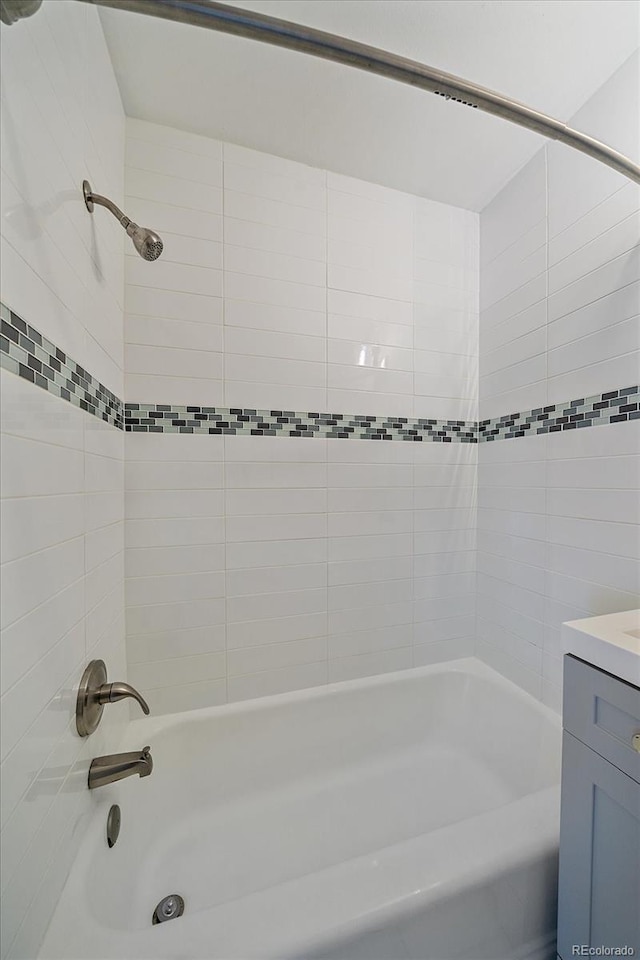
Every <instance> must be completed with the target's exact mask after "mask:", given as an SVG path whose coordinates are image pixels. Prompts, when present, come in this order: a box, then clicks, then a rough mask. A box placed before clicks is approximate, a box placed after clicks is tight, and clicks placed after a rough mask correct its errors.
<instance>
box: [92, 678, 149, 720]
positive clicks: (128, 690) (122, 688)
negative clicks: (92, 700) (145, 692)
mask: <svg viewBox="0 0 640 960" xmlns="http://www.w3.org/2000/svg"><path fill="white" fill-rule="evenodd" d="M96 697H97V699H98V702H99V703H117V701H118V700H124V699H125V698H126V697H131V699H132V700H137V701H138V703H139V704H140V706H141V708H142V712H143V713H145V714H146V715H147V716H148V715H149V704H148V703H147V701H146V700H145V699H144V697H143V696H142V695H141V694H140V693H138V691H137V690H136V689H135V687H132V686H131V685H130V684H128V683H122V682H118V681H116V682H115V683H103V684H102V686H100V687H98V689H97V690H96Z"/></svg>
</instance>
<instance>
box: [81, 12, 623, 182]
mask: <svg viewBox="0 0 640 960" xmlns="http://www.w3.org/2000/svg"><path fill="white" fill-rule="evenodd" d="M81 2H83V3H92V4H95V5H97V6H102V7H113V8H115V9H117V10H128V11H131V12H133V13H144V14H147V15H149V16H153V17H160V18H161V19H164V20H174V21H177V22H178V23H188V24H191V25H193V26H197V27H207V28H208V29H210V30H218V31H221V32H223V33H231V34H234V35H235V36H239V37H247V38H249V39H251V40H260V41H262V42H263V43H271V44H274V45H275V46H279V47H286V48H287V49H289V50H297V51H299V52H301V53H307V54H311V55H312V56H315V57H321V58H322V59H324V60H333V61H334V62H335V63H342V64H345V65H347V66H351V67H356V68H357V69H359V70H366V71H368V72H369V73H376V74H379V75H380V76H383V77H389V78H390V79H392V80H397V81H399V82H400V83H406V84H409V85H410V86H413V87H419V88H421V89H422V90H428V91H430V92H431V93H435V94H438V96H441V97H444V98H445V99H446V100H454V101H456V102H458V103H462V104H464V105H465V106H469V107H474V108H477V109H478V110H483V111H484V112H485V113H492V114H494V116H497V117H502V118H503V119H504V120H509V121H510V122H511V123H515V124H517V125H518V126H521V127H526V129H528V130H533V131H534V132H535V133H538V134H541V135H542V136H544V137H548V138H549V139H551V140H558V141H560V142H561V143H564V144H566V145H567V146H569V147H573V148H574V149H575V150H579V151H580V152H581V153H585V154H587V156H590V157H593V158H594V159H595V160H599V161H600V162H601V163H604V164H606V165H607V166H609V167H612V168H613V169H614V170H617V171H618V173H621V174H623V176H625V177H628V178H629V180H633V181H635V182H636V183H640V166H638V164H636V163H634V161H633V160H631V159H630V158H629V157H626V156H624V154H622V153H619V151H617V150H614V149H613V148H612V147H609V146H607V144H605V143H602V142H601V141H600V140H596V139H595V137H590V136H589V135H588V134H586V133H580V132H579V131H578V130H573V129H572V128H571V127H569V126H568V125H567V124H566V123H563V122H562V121H561V120H556V119H554V118H553V117H550V116H548V115H547V114H545V113H541V112H540V111H539V110H534V109H533V108H532V107H528V106H526V104H524V103H519V102H518V101H517V100H512V99H511V98H510V97H506V96H504V95H503V94H501V93H497V92H496V91H495V90H489V89H488V88H487V87H481V86H479V85H478V84H476V83H472V82H471V81H469V80H463V79H462V78H461V77H457V76H454V74H451V73H445V72H444V71H442V70H437V69H435V68H434V67H430V66H427V64H424V63H419V62H418V61H416V60H409V59H407V58H406V57H400V56H397V55H396V54H394V53H388V52H387V51H386V50H381V49H380V48H378V47H371V46H369V45H368V44H365V43H359V42H358V41H356V40H349V39H348V38H346V37H340V36H338V35H337V34H333V33H327V32H326V31H324V30H316V29H315V28H313V27H306V26H302V25H301V24H298V23H292V22H290V21H288V20H280V19H278V18H277V17H268V16H266V15H265V14H262V13H255V12H254V11H252V10H244V9H242V8H241V7H232V6H229V5H228V4H225V3H217V2H216V0H81Z"/></svg>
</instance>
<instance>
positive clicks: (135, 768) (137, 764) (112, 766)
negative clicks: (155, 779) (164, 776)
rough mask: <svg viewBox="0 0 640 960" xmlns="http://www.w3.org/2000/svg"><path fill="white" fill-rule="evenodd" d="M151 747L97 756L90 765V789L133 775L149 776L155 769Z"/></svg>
mask: <svg viewBox="0 0 640 960" xmlns="http://www.w3.org/2000/svg"><path fill="white" fill-rule="evenodd" d="M150 751H151V747H143V748H142V750H133V751H132V752H131V753H111V754H109V755H108V756H106V757H96V759H95V760H92V761H91V766H90V767H89V790H95V789H96V787H104V786H106V784H107V783H115V782H116V780H124V779H125V777H133V776H135V774H136V773H137V774H138V776H139V777H148V776H149V775H150V773H151V771H152V770H153V760H152V758H151V753H150Z"/></svg>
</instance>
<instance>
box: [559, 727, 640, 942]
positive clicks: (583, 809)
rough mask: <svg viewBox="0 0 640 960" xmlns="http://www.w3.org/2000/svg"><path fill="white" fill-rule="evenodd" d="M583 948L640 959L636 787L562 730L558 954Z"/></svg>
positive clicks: (639, 804)
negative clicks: (621, 950)
mask: <svg viewBox="0 0 640 960" xmlns="http://www.w3.org/2000/svg"><path fill="white" fill-rule="evenodd" d="M583 944H586V945H587V946H589V947H603V946H604V947H613V948H615V947H631V948H633V950H634V951H635V956H638V954H639V953H640V785H639V784H637V783H636V782H635V781H634V780H632V779H631V778H630V777H628V776H627V775H626V774H624V773H622V771H621V770H619V769H618V768H617V767H614V766H613V764H611V763H609V762H608V761H607V760H604V759H603V758H602V757H600V756H599V755H598V754H597V753H594V751H593V750H589V748H588V747H585V745H584V744H583V743H581V742H580V741H579V740H576V738H575V737H573V736H572V735H571V734H570V733H568V732H567V731H566V730H565V732H564V734H563V740H562V811H561V818H560V879H559V895H558V953H559V955H560V957H561V958H562V960H569V958H570V957H572V956H575V955H576V953H575V951H574V948H575V947H577V946H581V945H583ZM631 955H632V956H633V955H634V953H631Z"/></svg>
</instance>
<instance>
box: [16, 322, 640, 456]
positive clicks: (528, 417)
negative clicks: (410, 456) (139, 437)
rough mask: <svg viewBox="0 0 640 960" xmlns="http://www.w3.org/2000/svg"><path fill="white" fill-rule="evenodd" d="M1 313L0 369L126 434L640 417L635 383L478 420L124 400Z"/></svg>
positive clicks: (288, 432)
mask: <svg viewBox="0 0 640 960" xmlns="http://www.w3.org/2000/svg"><path fill="white" fill-rule="evenodd" d="M0 315H1V321H2V322H1V331H0V366H2V367H4V368H5V369H7V370H10V371H11V372H12V373H15V374H17V375H18V376H19V377H23V378H24V379H25V380H29V381H30V382H31V383H34V384H35V385H36V386H38V387H41V388H42V389H43V390H47V391H48V392H49V393H52V394H54V395H55V396H56V397H60V398H61V399H62V400H66V401H67V402H68V403H72V404H73V405H74V406H76V407H79V408H80V409H81V410H85V411H86V412H87V413H89V414H91V415H92V416H94V417H99V418H100V419H102V420H104V421H105V422H106V423H110V424H112V425H113V426H114V427H117V428H118V429H119V430H127V431H128V432H130V433H199V434H212V435H216V434H217V435H220V434H228V435H231V436H233V435H240V436H255V437H278V436H280V437H309V438H313V437H321V438H327V437H330V438H339V439H344V440H406V441H411V442H416V441H417V442H422V441H427V442H431V443H489V442H491V441H493V440H512V439H516V438H519V437H531V436H539V435H540V434H547V433H560V432H561V431H564V430H579V429H582V428H585V427H595V426H603V425H605V424H609V423H621V422H623V421H627V420H638V419H640V410H639V409H638V408H639V405H640V403H639V396H640V386H639V385H637V384H636V385H632V386H629V387H622V388H620V389H618V390H608V391H606V392H605V393H597V394H594V395H593V396H591V397H582V398H580V399H577V400H568V401H566V402H565V403H555V404H549V405H548V406H545V407H537V408H536V409H534V410H525V411H523V412H519V413H509V414H505V415H504V416H502V417H495V418H493V419H491V420H480V421H479V422H478V421H471V420H428V419H422V418H409V417H383V416H375V417H374V416H367V415H358V414H347V413H321V412H315V413H299V412H296V411H294V410H254V409H247V408H240V407H197V406H176V405H173V404H162V403H123V401H122V400H121V399H120V398H119V397H117V396H116V395H115V394H113V393H111V391H110V390H108V389H107V388H106V387H105V386H104V384H102V383H100V382H99V381H98V380H96V379H95V377H93V376H92V375H91V374H90V373H89V372H88V371H87V370H85V369H84V368H83V367H81V366H80V364H79V363H76V361H75V360H72V359H71V357H69V356H68V355H67V354H66V353H65V352H64V351H63V350H60V348H59V347H56V345H55V344H53V343H51V341H50V340H47V338H46V337H44V336H42V334H41V333H40V332H39V331H38V330H36V328H35V327H32V326H31V325H30V324H28V323H26V321H24V320H22V319H21V317H19V316H18V315H17V314H15V313H14V312H13V311H12V310H9V309H8V308H7V307H5V306H4V304H0Z"/></svg>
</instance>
